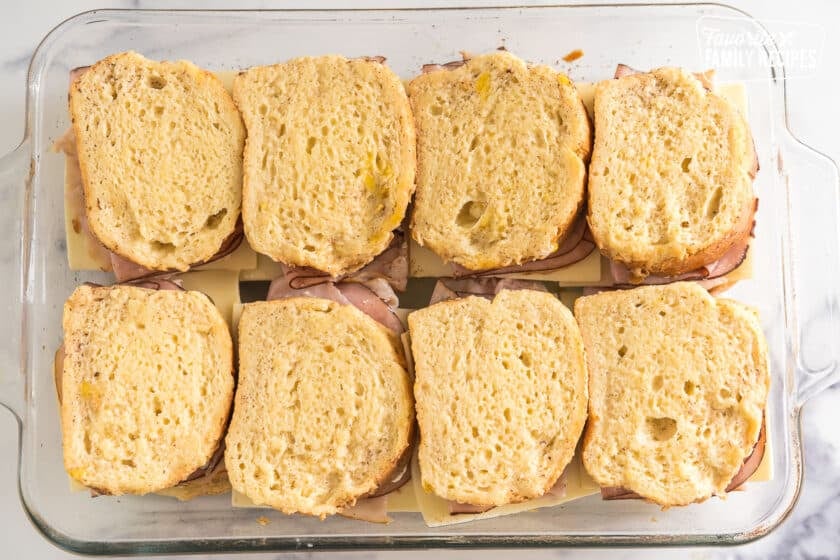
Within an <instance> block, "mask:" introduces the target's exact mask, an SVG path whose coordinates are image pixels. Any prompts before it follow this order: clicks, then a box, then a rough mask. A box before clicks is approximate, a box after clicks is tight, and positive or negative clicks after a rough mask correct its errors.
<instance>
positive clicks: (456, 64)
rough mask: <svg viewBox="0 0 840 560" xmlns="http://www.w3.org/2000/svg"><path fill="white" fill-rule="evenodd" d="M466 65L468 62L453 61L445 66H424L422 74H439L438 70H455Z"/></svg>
mask: <svg viewBox="0 0 840 560" xmlns="http://www.w3.org/2000/svg"><path fill="white" fill-rule="evenodd" d="M464 63H466V60H453V61H452V62H446V63H444V64H424V65H423V69H422V72H423V74H428V73H429V72H437V71H438V70H455V69H456V68H460V67H461V66H463V65H464Z"/></svg>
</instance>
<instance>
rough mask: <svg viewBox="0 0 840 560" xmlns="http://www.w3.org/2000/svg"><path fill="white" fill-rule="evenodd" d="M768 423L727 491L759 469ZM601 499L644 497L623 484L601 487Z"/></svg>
mask: <svg viewBox="0 0 840 560" xmlns="http://www.w3.org/2000/svg"><path fill="white" fill-rule="evenodd" d="M765 426H766V423H764V422H762V424H761V430H760V431H759V432H758V440H757V441H756V442H755V445H754V446H753V449H752V452H751V453H750V454H749V456H747V458H746V459H744V462H743V464H742V465H741V468H740V469H739V470H738V472H737V473H736V474H735V476H734V477H732V481H731V482H730V483H729V485H728V486H727V487H726V491H727V492H732V491H733V490H737V489H738V488H739V487H740V486H741V485H742V484H744V483H745V482H746V481H747V480H749V478H750V477H751V476H752V475H753V474H754V473H755V471H756V470H758V467H759V465H761V460H762V459H764V449H765V446H766V443H767V432H766V431H765ZM601 499H603V500H640V499H643V498H642V496H640V495H639V494H637V493H635V492H633V491H632V490H628V489H627V488H622V487H621V486H607V487H602V488H601Z"/></svg>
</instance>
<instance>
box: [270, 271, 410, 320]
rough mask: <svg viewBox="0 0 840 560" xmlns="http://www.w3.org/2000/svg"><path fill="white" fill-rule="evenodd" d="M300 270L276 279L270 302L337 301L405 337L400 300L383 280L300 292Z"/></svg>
mask: <svg viewBox="0 0 840 560" xmlns="http://www.w3.org/2000/svg"><path fill="white" fill-rule="evenodd" d="M299 271H300V269H296V268H293V269H288V270H287V271H286V274H285V275H283V276H281V277H279V278H275V279H274V280H273V281H272V282H271V284H270V285H269V287H268V295H267V296H266V300H268V301H271V300H275V299H283V298H290V297H317V298H324V299H329V300H332V301H335V302H336V303H340V304H342V305H354V306H356V307H357V308H358V309H359V310H361V311H362V312H364V313H365V314H366V315H368V316H369V317H371V318H372V319H374V320H376V321H377V322H379V323H380V324H382V325H384V326H385V327H386V328H388V329H389V330H391V331H393V332H394V333H396V334H398V335H399V334H402V333H403V332H404V331H405V327H404V326H403V324H402V321H400V319H399V317H397V315H396V314H395V313H394V311H395V309H396V308H397V306H398V305H399V299H398V298H397V295H396V294H395V293H394V291H393V290H392V289H391V286H390V285H389V284H388V283H387V282H386V281H385V280H384V279H381V278H377V279H374V280H371V281H369V282H366V283H358V282H339V283H337V284H334V283H332V282H320V283H317V284H312V285H306V284H304V286H303V287H300V288H296V287H295V285H296V282H295V280H296V279H297V273H298V272H299Z"/></svg>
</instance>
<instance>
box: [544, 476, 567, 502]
mask: <svg viewBox="0 0 840 560" xmlns="http://www.w3.org/2000/svg"><path fill="white" fill-rule="evenodd" d="M546 494H551V495H552V496H556V497H558V498H562V497H564V496H565V495H566V469H563V472H562V474H560V478H558V479H557V482H555V483H554V485H553V486H552V487H551V488H549V489H548V492H546Z"/></svg>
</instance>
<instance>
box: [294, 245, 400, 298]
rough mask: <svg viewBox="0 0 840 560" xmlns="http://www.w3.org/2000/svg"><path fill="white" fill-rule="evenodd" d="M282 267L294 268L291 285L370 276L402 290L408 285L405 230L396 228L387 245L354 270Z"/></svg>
mask: <svg viewBox="0 0 840 560" xmlns="http://www.w3.org/2000/svg"><path fill="white" fill-rule="evenodd" d="M285 270H287V271H292V270H293V271H294V278H293V279H292V280H290V284H291V286H292V287H293V288H306V287H308V286H314V285H317V284H323V283H325V282H359V283H367V282H369V281H371V280H375V279H383V280H385V281H386V282H388V284H390V285H391V287H392V288H393V289H395V290H397V291H400V292H403V291H405V288H406V286H407V285H408V240H407V239H406V236H405V233H403V232H402V231H400V230H395V231H394V238H393V239H392V240H391V243H390V244H389V245H388V248H387V249H385V250H384V251H383V252H381V253H380V254H378V255H377V256H376V257H375V258H374V259H373V260H372V261H371V262H369V263H368V264H366V265H365V266H363V267H362V268H360V269H359V270H357V271H356V272H351V273H350V274H347V275H344V276H339V277H333V276H330V275H329V274H327V273H325V272H321V271H320V270H316V269H314V268H309V267H305V266H302V267H295V268H291V267H286V268H285Z"/></svg>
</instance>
